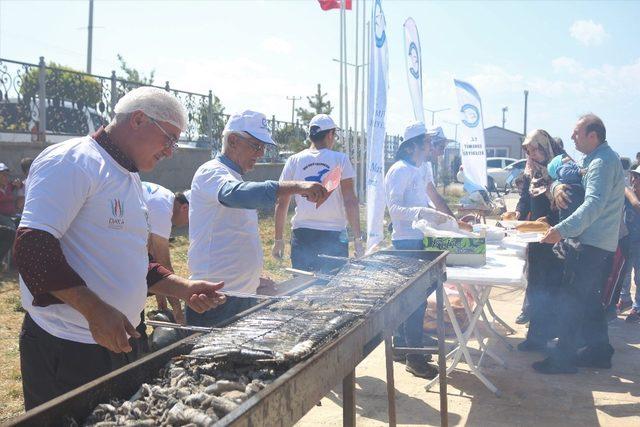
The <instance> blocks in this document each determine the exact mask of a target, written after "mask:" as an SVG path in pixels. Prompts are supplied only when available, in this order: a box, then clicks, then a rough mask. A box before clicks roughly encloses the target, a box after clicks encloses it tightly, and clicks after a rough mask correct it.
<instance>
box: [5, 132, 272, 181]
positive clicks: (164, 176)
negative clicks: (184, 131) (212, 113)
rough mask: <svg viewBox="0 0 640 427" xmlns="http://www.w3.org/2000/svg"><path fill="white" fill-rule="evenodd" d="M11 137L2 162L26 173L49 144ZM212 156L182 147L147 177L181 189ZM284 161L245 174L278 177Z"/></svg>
mask: <svg viewBox="0 0 640 427" xmlns="http://www.w3.org/2000/svg"><path fill="white" fill-rule="evenodd" d="M6 139H8V138H3V140H0V162H2V163H5V164H6V165H7V166H9V168H10V169H11V174H12V175H13V176H16V177H22V171H21V169H20V160H21V159H23V158H25V157H34V158H35V157H37V156H38V154H40V152H41V151H42V150H43V149H44V148H45V147H47V146H49V145H50V144H47V145H44V146H43V145H41V144H39V143H30V142H8V141H6ZM210 158H211V151H210V150H209V149H204V148H181V149H179V150H178V151H177V152H176V153H174V155H173V157H172V158H170V159H165V160H163V161H162V162H160V163H159V164H158V166H157V167H156V169H155V170H153V171H152V172H149V173H141V174H140V176H141V178H142V180H143V181H151V182H155V183H157V184H160V185H162V186H163V187H167V188H168V189H170V190H173V191H181V190H185V189H188V188H190V187H191V180H192V179H193V175H194V174H195V172H196V170H197V169H198V167H200V165H201V164H203V163H204V162H206V161H208V160H209V159H210ZM283 166H284V164H283V163H259V164H257V165H256V168H255V170H253V171H251V172H249V173H248V174H247V175H246V176H245V180H247V181H264V180H267V179H272V180H278V178H279V177H280V173H281V172H282V168H283Z"/></svg>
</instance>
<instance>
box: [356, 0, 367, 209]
mask: <svg viewBox="0 0 640 427" xmlns="http://www.w3.org/2000/svg"><path fill="white" fill-rule="evenodd" d="M366 11H367V2H366V0H364V1H363V2H362V63H363V65H362V96H361V98H362V99H361V101H360V102H361V103H362V104H361V106H362V113H361V116H360V129H362V131H361V133H362V138H361V140H360V165H359V170H360V181H358V190H359V191H358V192H359V197H360V200H364V188H365V179H366V178H365V176H366V173H365V166H364V164H365V153H366V150H367V146H366V144H367V131H366V129H365V116H366V114H367V112H366V111H365V109H364V105H365V104H364V101H365V93H366V92H365V88H366V87H367V70H368V69H369V68H368V67H369V65H368V61H366V60H365V56H366V53H365V52H366V51H365V46H366V48H368V45H367V34H368V31H367V28H368V25H367V24H366V20H367V12H366ZM365 64H367V65H365Z"/></svg>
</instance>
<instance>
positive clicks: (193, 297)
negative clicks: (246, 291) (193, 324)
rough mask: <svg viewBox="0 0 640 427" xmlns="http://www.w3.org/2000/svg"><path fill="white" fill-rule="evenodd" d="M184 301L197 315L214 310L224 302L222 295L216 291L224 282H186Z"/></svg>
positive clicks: (224, 298)
mask: <svg viewBox="0 0 640 427" xmlns="http://www.w3.org/2000/svg"><path fill="white" fill-rule="evenodd" d="M187 282H188V283H187V287H186V291H185V292H186V295H185V297H184V300H185V301H186V302H187V305H188V306H189V307H191V308H192V309H193V310H194V311H195V312H197V313H204V312H205V311H207V310H211V309H212V308H216V307H217V306H219V305H222V304H224V303H225V301H226V297H225V296H224V295H223V294H219V293H217V292H216V291H218V290H220V289H222V287H223V286H224V282H218V283H213V282H207V281H205V280H188V281H187Z"/></svg>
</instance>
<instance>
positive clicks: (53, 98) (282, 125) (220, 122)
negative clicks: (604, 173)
mask: <svg viewBox="0 0 640 427" xmlns="http://www.w3.org/2000/svg"><path fill="white" fill-rule="evenodd" d="M143 85H144V84H141V83H138V82H133V81H128V80H125V79H122V78H119V77H117V76H116V73H115V71H112V72H111V76H109V77H107V76H101V75H96V74H87V73H83V72H79V71H75V70H71V69H68V68H63V67H58V66H47V65H46V64H45V59H44V57H40V61H39V63H38V64H31V63H26V62H19V61H13V60H10V59H4V58H0V132H5V133H23V134H30V135H31V140H32V141H34V142H35V141H37V142H42V143H43V142H45V141H46V140H47V135H70V136H71V135H74V136H80V135H87V134H88V133H91V132H93V131H95V130H96V129H97V128H99V127H100V126H101V125H104V124H106V123H108V122H109V120H110V119H111V118H112V117H113V115H114V112H113V111H114V107H115V105H116V103H117V102H118V100H119V99H120V98H121V97H122V96H123V95H124V94H125V93H127V92H128V91H130V90H132V89H135V88H137V87H140V86H143ZM148 86H153V87H157V88H160V89H164V90H166V91H168V92H170V93H172V94H173V95H175V96H176V98H178V99H179V100H180V102H181V103H182V105H183V106H184V107H185V109H186V111H187V114H188V123H187V129H186V130H185V132H183V133H182V135H181V138H180V139H181V141H182V142H183V143H186V144H188V145H192V146H197V147H203V148H209V149H211V150H212V151H213V152H216V151H219V150H220V149H221V137H222V131H223V129H224V125H225V124H226V122H227V120H228V119H229V115H228V114H222V113H216V112H214V110H213V101H214V99H213V93H212V91H209V93H208V94H204V93H196V92H190V91H184V90H179V89H174V88H172V87H170V84H169V82H166V83H165V85H164V86H155V85H148ZM269 124H270V127H271V130H272V133H273V138H274V140H275V141H277V142H278V147H277V148H272V147H269V148H268V149H267V152H266V153H265V156H264V160H266V161H279V160H284V159H285V158H286V157H288V156H289V155H290V154H292V153H295V152H297V151H300V150H301V149H303V148H304V147H305V146H306V145H307V144H306V142H305V141H306V137H307V134H306V126H304V125H303V124H302V123H300V122H299V121H296V122H295V123H293V122H289V121H282V120H277V119H276V117H275V116H271V119H270V120H269ZM399 141H400V137H398V136H391V135H388V136H387V139H386V142H385V159H386V160H387V161H390V160H393V156H394V154H395V151H396V149H397V147H398V144H399ZM347 142H348V144H347ZM364 142H365V136H364V135H363V134H362V133H356V132H353V130H345V131H343V138H342V140H341V141H340V142H339V143H338V146H337V147H336V148H337V149H341V150H343V151H344V150H345V149H346V146H348V147H349V148H350V149H349V153H348V154H349V157H350V158H351V160H352V162H353V163H354V164H355V163H360V162H361V160H363V159H365V157H366V156H365V155H364V154H363V151H362V150H366V148H363V147H366V144H365V143H364ZM356 147H357V148H356Z"/></svg>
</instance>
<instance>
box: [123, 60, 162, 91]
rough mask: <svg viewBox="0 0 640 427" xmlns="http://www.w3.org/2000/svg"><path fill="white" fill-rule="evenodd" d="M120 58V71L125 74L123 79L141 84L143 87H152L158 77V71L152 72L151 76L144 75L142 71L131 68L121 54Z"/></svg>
mask: <svg viewBox="0 0 640 427" xmlns="http://www.w3.org/2000/svg"><path fill="white" fill-rule="evenodd" d="M117 56H118V62H119V63H120V71H121V72H122V73H124V75H123V76H122V78H124V79H125V80H128V81H130V82H134V83H140V84H142V85H152V84H153V80H154V78H155V75H156V70H151V72H150V73H149V76H148V77H147V76H145V75H143V74H142V73H141V72H140V71H138V70H136V69H135V68H131V67H129V66H128V65H127V62H126V61H125V60H124V57H123V56H122V55H120V54H118V55H117Z"/></svg>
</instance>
